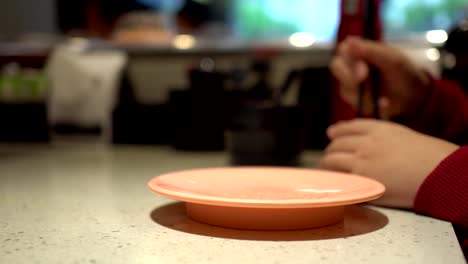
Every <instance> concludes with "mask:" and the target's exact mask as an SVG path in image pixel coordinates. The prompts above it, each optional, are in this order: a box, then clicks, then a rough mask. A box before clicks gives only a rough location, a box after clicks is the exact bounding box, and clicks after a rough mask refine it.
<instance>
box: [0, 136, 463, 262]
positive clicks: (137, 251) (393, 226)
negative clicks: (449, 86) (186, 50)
mask: <svg viewBox="0 0 468 264" xmlns="http://www.w3.org/2000/svg"><path fill="white" fill-rule="evenodd" d="M317 158H318V154H317V153H315V154H314V153H307V154H306V155H304V160H305V163H306V164H307V165H308V166H313V165H314V163H315V162H316V161H317ZM224 165H227V155H226V154H224V153H183V152H176V151H173V150H171V149H170V148H162V147H131V146H117V147H115V146H114V147H113V146H104V145H101V144H75V143H73V144H58V145H57V144H53V145H51V146H44V145H32V146H18V145H1V146H0V263H93V264H94V263H126V264H128V263H452V264H456V263H465V260H464V257H463V254H462V252H461V249H460V248H459V246H458V243H457V240H456V237H455V234H454V231H453V229H452V226H451V224H450V223H447V222H443V221H439V220H436V219H432V218H429V217H423V216H419V215H415V214H414V213H411V212H405V211H400V210H392V209H384V208H378V207H373V206H352V207H349V208H348V209H347V212H346V216H345V221H344V222H343V223H341V224H338V225H335V226H331V227H326V228H321V229H314V230H306V231H291V232H256V231H242V230H230V229H223V228H217V227H211V226H207V225H203V224H199V223H196V222H193V221H191V220H189V219H187V218H186V216H185V214H184V211H183V205H182V204H180V203H174V202H173V201H171V200H168V199H164V198H160V197H158V196H156V195H154V194H153V193H151V192H150V191H149V190H148V189H147V187H146V183H147V181H148V180H149V179H151V178H152V177H153V176H155V175H157V174H161V173H164V172H169V171H174V170H181V169H189V168H195V167H210V166H224Z"/></svg>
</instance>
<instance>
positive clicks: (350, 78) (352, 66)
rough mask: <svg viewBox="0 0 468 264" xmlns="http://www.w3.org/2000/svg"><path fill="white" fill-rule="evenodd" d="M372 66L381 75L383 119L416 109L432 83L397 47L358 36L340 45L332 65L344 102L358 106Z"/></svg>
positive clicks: (366, 107)
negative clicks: (359, 95)
mask: <svg viewBox="0 0 468 264" xmlns="http://www.w3.org/2000/svg"><path fill="white" fill-rule="evenodd" d="M368 65H372V66H375V67H376V68H377V70H378V71H379V73H380V78H381V96H382V97H381V98H380V100H379V106H380V112H381V114H382V117H384V118H386V119H389V118H392V117H395V116H398V115H401V114H405V113H411V112H412V111H414V110H415V109H414V108H415V107H417V105H418V103H419V101H420V100H421V97H422V96H421V95H423V94H424V92H425V90H426V88H427V87H428V85H429V83H430V79H429V77H428V76H427V74H426V73H425V72H424V70H423V69H422V68H420V67H418V66H416V65H415V64H414V63H413V62H412V61H411V60H410V59H409V58H408V57H406V56H405V55H404V54H403V53H402V52H400V51H399V50H398V49H396V48H392V47H390V46H386V45H384V44H382V43H378V42H372V41H367V40H361V39H359V38H356V37H351V38H348V39H346V40H345V41H343V42H342V43H341V44H340V45H339V46H338V50H337V53H336V56H335V57H334V58H333V60H332V62H331V64H330V70H331V72H332V74H333V76H334V77H335V78H336V79H337V81H338V84H339V88H340V93H341V95H342V97H343V99H344V100H346V101H347V102H348V103H350V104H351V105H353V106H356V104H357V101H358V94H359V92H358V91H359V84H360V83H361V82H362V81H364V80H365V79H367V78H368V75H369V66H368ZM364 99H365V100H364V104H363V106H364V112H365V113H366V114H369V112H370V111H371V109H372V104H371V103H372V102H371V97H370V95H369V94H367V96H365V98H364Z"/></svg>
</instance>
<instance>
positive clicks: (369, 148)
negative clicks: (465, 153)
mask: <svg viewBox="0 0 468 264" xmlns="http://www.w3.org/2000/svg"><path fill="white" fill-rule="evenodd" d="M327 133H328V136H329V137H330V139H331V140H332V142H331V143H330V145H329V146H328V147H327V149H326V150H325V155H324V157H323V158H322V160H321V161H320V167H321V168H323V169H330V170H338V171H342V172H349V173H353V174H358V175H362V176H367V177H370V178H373V179H376V180H378V181H380V182H381V183H383V184H384V185H385V187H386V188H387V191H386V193H385V194H384V196H382V198H380V199H378V200H377V201H376V202H375V204H379V205H384V206H391V207H401V208H412V207H413V201H414V198H415V196H416V194H417V191H418V189H419V186H420V185H421V184H422V183H423V181H424V179H425V178H426V177H427V176H428V175H429V174H430V173H431V172H432V170H434V169H435V168H436V167H437V165H438V164H439V163H440V162H441V161H442V160H443V159H445V158H446V157H447V156H449V155H450V154H451V153H453V152H454V151H455V150H456V149H457V148H458V146H457V145H454V144H452V143H449V142H446V141H443V140H440V139H437V138H433V137H429V136H426V135H423V134H420V133H417V132H415V131H413V130H411V129H409V128H407V127H404V126H401V125H398V124H395V123H391V122H386V121H377V120H371V119H355V120H352V121H345V122H340V123H338V124H336V125H333V126H331V127H330V128H329V129H328V131H327Z"/></svg>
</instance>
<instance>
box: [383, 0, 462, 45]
mask: <svg viewBox="0 0 468 264" xmlns="http://www.w3.org/2000/svg"><path fill="white" fill-rule="evenodd" d="M382 11H383V20H384V25H385V33H386V35H387V36H389V37H395V36H404V35H407V34H409V33H414V32H425V31H428V30H433V29H445V30H446V29H449V28H450V27H452V26H453V25H454V24H456V23H458V22H459V21H461V20H462V18H463V17H464V16H466V15H468V13H467V11H468V1H467V0H411V1H408V0H386V1H384V9H383V10H382Z"/></svg>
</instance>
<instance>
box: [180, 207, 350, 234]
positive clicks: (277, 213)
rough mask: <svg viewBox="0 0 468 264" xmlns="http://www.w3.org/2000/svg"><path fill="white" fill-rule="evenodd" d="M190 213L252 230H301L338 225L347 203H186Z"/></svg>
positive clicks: (212, 222)
mask: <svg viewBox="0 0 468 264" xmlns="http://www.w3.org/2000/svg"><path fill="white" fill-rule="evenodd" d="M185 207H186V211H187V215H188V216H189V217H190V218H192V219H193V220H195V221H197V222H202V223H205V224H209V225H215V226H220V227H227V228H236V229H248V230H298V229H311V228H318V227H323V226H327V225H332V224H336V223H338V222H340V221H342V220H343V218H344V206H334V207H319V208H244V207H228V206H215V205H205V204H197V203H186V205H185Z"/></svg>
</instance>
